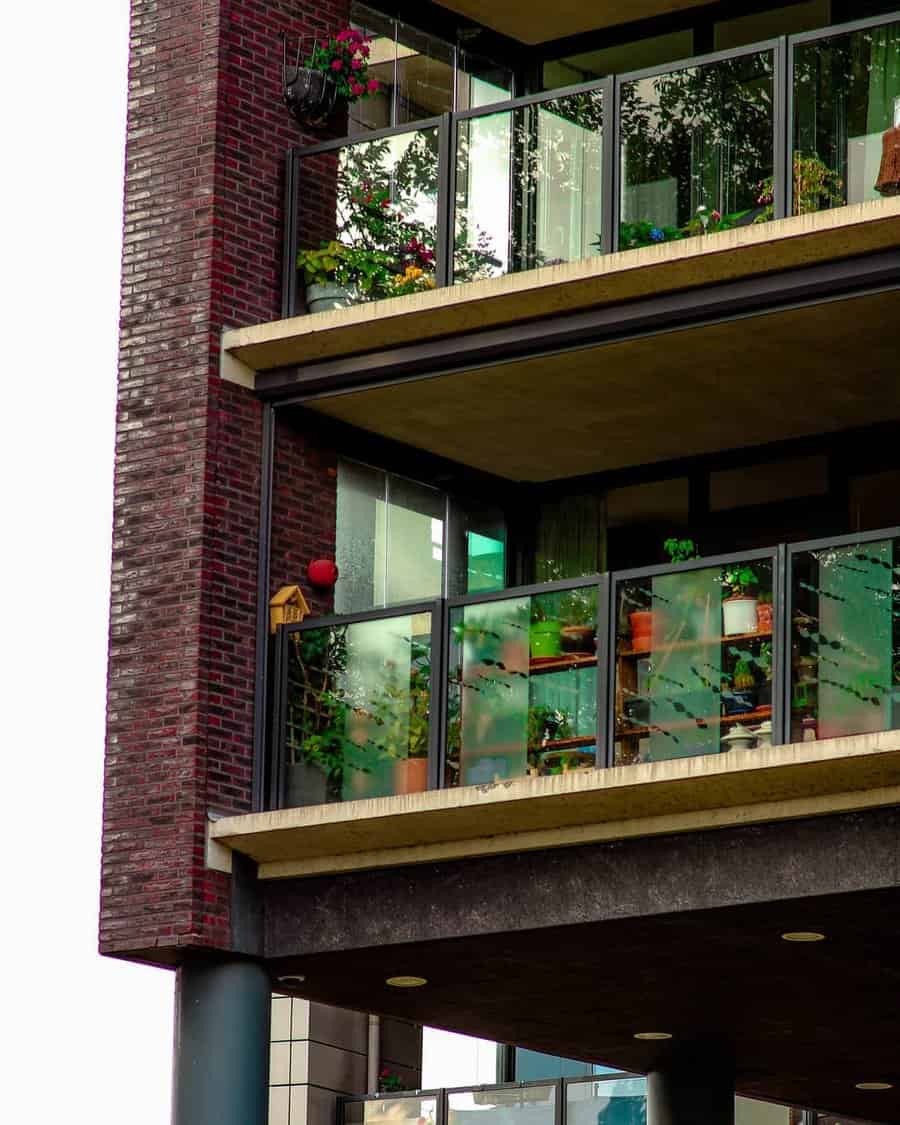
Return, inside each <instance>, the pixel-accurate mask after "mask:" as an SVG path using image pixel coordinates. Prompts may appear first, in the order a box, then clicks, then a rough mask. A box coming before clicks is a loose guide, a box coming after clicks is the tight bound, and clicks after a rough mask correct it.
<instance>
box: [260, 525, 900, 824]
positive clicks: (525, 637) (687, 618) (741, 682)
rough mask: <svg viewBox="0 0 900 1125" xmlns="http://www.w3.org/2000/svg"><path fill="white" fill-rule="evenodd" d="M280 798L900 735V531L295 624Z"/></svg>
mask: <svg viewBox="0 0 900 1125" xmlns="http://www.w3.org/2000/svg"><path fill="white" fill-rule="evenodd" d="M277 640H278V644H277V650H276V651H277V659H276V675H275V680H276V692H275V696H276V698H275V704H274V721H273V731H274V735H273V739H272V742H273V751H272V759H271V763H272V769H271V771H270V772H271V777H272V781H271V786H270V803H271V805H272V807H293V806H297V805H311V804H322V803H327V802H332V801H346V800H353V799H357V798H363V797H384V796H394V795H399V794H407V793H416V792H421V791H422V790H424V789H427V788H432V787H436V786H443V787H453V786H459V785H490V784H495V783H497V782H505V781H508V780H510V779H514V778H521V777H528V776H531V777H546V776H552V775H557V774H567V773H570V772H573V771H578V770H589V769H594V768H597V767H606V766H628V765H635V764H638V763H652V762H658V761H662V760H666V759H671V758H680V757H690V756H696V755H702V754H724V753H728V752H733V751H739V750H751V751H752V750H765V749H767V748H769V747H771V746H774V745H780V744H784V743H795V742H802V741H811V740H815V739H823V738H837V737H842V736H849V735H860V734H873V733H877V732H880V731H887V730H894V729H900V529H898V528H890V529H886V530H883V531H878V532H873V533H866V534H865V535H858V536H849V537H848V536H845V537H842V538H836V539H829V540H823V541H817V542H814V543H799V544H790V545H782V546H779V547H773V548H771V549H769V550H759V551H753V552H749V553H743V554H740V555H728V556H722V557H719V558H701V559H694V560H691V561H689V562H685V563H681V564H679V565H673V566H662V567H660V566H656V567H647V568H644V569H642V570H633V571H623V572H618V573H613V574H610V575H597V576H594V577H591V578H583V579H569V580H567V581H565V582H555V583H548V584H545V585H537V586H530V587H526V588H520V589H515V590H506V591H503V592H497V593H493V594H479V595H470V596H467V597H465V598H453V599H450V600H449V601H438V602H426V603H422V604H417V605H410V606H400V607H397V608H395V609H392V610H374V611H370V612H368V613H364V614H358V615H355V616H348V617H338V618H329V619H326V620H321V621H315V620H313V621H305V622H303V623H302V624H294V625H288V626H283V627H282V628H281V629H280V630H279V635H278V638H277Z"/></svg>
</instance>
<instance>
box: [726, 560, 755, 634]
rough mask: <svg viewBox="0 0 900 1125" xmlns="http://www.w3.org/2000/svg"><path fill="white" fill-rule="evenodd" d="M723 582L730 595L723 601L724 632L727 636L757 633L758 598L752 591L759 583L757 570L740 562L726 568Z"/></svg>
mask: <svg viewBox="0 0 900 1125" xmlns="http://www.w3.org/2000/svg"><path fill="white" fill-rule="evenodd" d="M722 583H723V588H724V590H725V591H728V597H726V598H725V599H724V600H723V602H722V633H723V634H724V636H726V637H734V636H737V635H738V634H741V633H755V632H756V631H757V617H756V606H757V602H758V599H757V597H756V595H755V594H753V593H751V591H752V590H753V589H754V587H756V586H758V585H759V579H758V578H757V576H756V571H755V570H753V568H752V567H749V566H745V565H744V564H743V563H738V564H736V565H735V566H731V567H728V568H727V569H726V571H725V574H724V576H723V579H722Z"/></svg>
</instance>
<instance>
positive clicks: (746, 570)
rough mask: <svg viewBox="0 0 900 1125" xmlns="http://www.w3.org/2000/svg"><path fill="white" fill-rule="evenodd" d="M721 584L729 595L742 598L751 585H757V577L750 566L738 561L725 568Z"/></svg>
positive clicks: (750, 588) (745, 595) (748, 591)
mask: <svg viewBox="0 0 900 1125" xmlns="http://www.w3.org/2000/svg"><path fill="white" fill-rule="evenodd" d="M722 585H723V586H724V588H725V589H726V590H727V591H728V594H729V596H730V597H732V598H742V597H747V595H748V594H749V593H750V591H751V590H752V589H753V587H754V586H758V585H759V578H758V577H757V574H756V571H755V570H754V569H753V568H752V567H750V566H746V565H745V564H742V563H739V564H737V565H735V566H731V567H728V568H727V569H726V571H725V573H724V575H723V576H722Z"/></svg>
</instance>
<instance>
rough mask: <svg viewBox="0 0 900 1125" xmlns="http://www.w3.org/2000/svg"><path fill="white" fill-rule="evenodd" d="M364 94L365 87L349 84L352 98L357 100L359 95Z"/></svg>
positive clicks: (357, 83) (358, 84)
mask: <svg viewBox="0 0 900 1125" xmlns="http://www.w3.org/2000/svg"><path fill="white" fill-rule="evenodd" d="M364 92H365V87H364V86H362V85H360V83H359V82H351V83H350V93H351V94H353V96H354V97H355V98H358V97H359V96H360V94H362V93H364Z"/></svg>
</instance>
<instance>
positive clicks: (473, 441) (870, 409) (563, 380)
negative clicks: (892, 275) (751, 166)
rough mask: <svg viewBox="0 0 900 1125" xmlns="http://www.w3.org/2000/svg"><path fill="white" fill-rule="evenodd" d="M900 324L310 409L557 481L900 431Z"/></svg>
mask: <svg viewBox="0 0 900 1125" xmlns="http://www.w3.org/2000/svg"><path fill="white" fill-rule="evenodd" d="M898 317H900V292H897V291H894V292H887V293H879V294H877V295H870V296H862V297H854V298H849V299H845V300H841V301H834V302H829V303H824V304H818V305H813V306H809V307H805V308H793V309H787V310H784V311H780V312H777V313H770V314H767V315H756V316H748V317H746V318H739V319H736V320H729V321H725V322H721V323H714V324H710V325H706V326H703V327H696V328H690V329H676V330H672V331H669V332H662V333H652V334H650V335H644V336H642V337H639V338H634V339H628V340H623V341H617V342H614V343H607V344H599V345H595V346H592V347H586V348H581V349H579V350H575V351H569V352H567V353H565V354H555V355H552V354H551V355H544V356H538V357H536V358H533V359H524V360H518V361H513V362H509V363H504V364H498V365H489V366H487V365H486V366H482V367H478V368H475V369H473V370H470V371H465V372H456V373H453V374H449V375H446V376H443V377H435V378H429V379H420V380H417V381H408V382H403V383H399V384H396V385H393V386H382V387H377V388H373V389H361V390H357V391H354V392H352V393H344V394H340V395H333V396H328V395H325V396H322V397H320V398H317V399H315V400H314V401H311V402H310V403H309V404H308V405H309V406H310V407H311V408H312V409H313V410H315V411H317V412H320V413H322V414H326V415H328V416H329V417H331V418H334V419H338V420H340V421H342V422H346V423H349V424H351V425H353V426H356V427H359V428H361V429H363V430H367V431H369V432H374V433H377V434H380V435H382V436H384V437H388V438H391V439H394V440H396V441H400V442H403V443H405V444H407V445H410V446H413V447H415V448H419V449H425V450H428V451H429V452H432V453H436V454H439V455H441V456H444V457H447V458H450V459H452V460H454V461H457V462H461V463H463V464H465V465H469V466H472V467H474V468H477V469H481V470H484V471H486V472H490V473H493V474H495V475H497V476H501V477H506V478H509V479H511V480H520V481H545V480H553V479H558V478H565V477H573V476H579V475H581V474H586V473H595V472H602V471H606V470H612V469H618V468H625V467H628V466H632V465H642V464H650V463H652V462H656V461H665V460H669V459H677V458H681V457H691V456H695V455H698V454H704V453H714V452H717V451H719V450H726V449H735V448H739V447H746V446H753V445H761V444H765V443H767V442H772V441H778V440H788V439H793V438H801V437H805V436H808V435H813V434H821V433H829V432H834V431H839V430H843V429H847V428H850V427H854V426H865V425H868V424H871V423H876V422H885V421H887V420H889V419H894V418H900V381H898V379H897V373H896V355H897V352H896V339H895V335H894V332H895V329H894V326H895V325H896V323H897V321H898ZM501 437H502V440H498V439H499V438H501Z"/></svg>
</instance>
